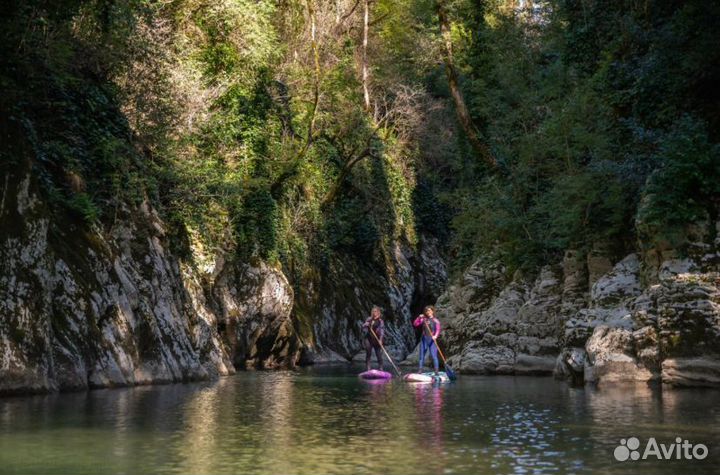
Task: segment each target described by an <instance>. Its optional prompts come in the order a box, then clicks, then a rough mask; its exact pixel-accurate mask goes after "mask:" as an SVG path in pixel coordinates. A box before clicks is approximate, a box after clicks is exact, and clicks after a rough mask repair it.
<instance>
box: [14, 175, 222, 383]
mask: <svg viewBox="0 0 720 475" xmlns="http://www.w3.org/2000/svg"><path fill="white" fill-rule="evenodd" d="M8 183H19V185H18V187H17V188H16V189H13V188H12V187H11V186H9V187H8V188H7V189H5V190H4V192H5V201H4V207H3V209H2V212H1V213H0V221H1V222H2V223H3V226H2V228H3V230H4V231H3V233H2V236H1V239H0V255H1V256H2V258H1V259H0V315H2V318H0V393H13V392H33V391H35V392H42V391H54V390H65V389H83V388H91V387H107V386H122V385H135V384H148V383H154V382H173V381H183V380H194V379H207V378H211V377H216V376H217V375H221V374H228V373H229V372H232V371H233V367H232V364H231V362H230V361H229V359H228V356H227V353H226V351H225V348H224V346H223V344H222V343H221V341H220V338H219V335H218V333H217V331H216V320H215V316H214V313H213V312H212V311H210V310H209V309H208V308H207V306H206V305H205V304H204V301H203V297H202V295H201V293H200V292H199V288H198V286H197V285H196V283H193V280H192V278H187V277H184V276H183V274H184V273H186V272H187V270H183V269H182V267H181V265H180V263H179V262H178V260H177V259H174V258H173V257H172V256H171V255H169V254H168V252H167V250H166V246H165V235H164V229H163V226H162V224H161V223H160V221H159V220H158V219H157V216H156V215H155V213H154V212H153V211H152V209H151V208H150V207H149V206H147V205H143V206H141V207H140V208H139V209H138V210H137V212H136V213H135V216H134V219H128V220H125V221H124V222H123V224H118V225H116V226H115V227H114V228H113V229H112V230H111V231H110V232H108V233H102V232H100V231H95V232H91V233H90V232H82V231H80V230H78V229H74V227H73V225H72V223H67V226H63V227H59V226H57V225H56V223H55V222H53V221H52V220H51V219H50V218H49V217H47V212H46V210H45V209H44V205H43V203H42V202H41V200H40V199H39V198H38V197H37V196H36V194H35V193H34V191H33V187H32V186H31V184H30V183H31V178H30V175H29V174H27V175H25V176H24V177H23V178H20V179H16V180H8ZM193 309H195V311H192V310H193Z"/></svg>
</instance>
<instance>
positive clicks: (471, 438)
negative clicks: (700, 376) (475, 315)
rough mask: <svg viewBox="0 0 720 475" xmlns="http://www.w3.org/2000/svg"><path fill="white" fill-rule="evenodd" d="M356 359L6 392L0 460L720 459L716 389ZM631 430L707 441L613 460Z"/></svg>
mask: <svg viewBox="0 0 720 475" xmlns="http://www.w3.org/2000/svg"><path fill="white" fill-rule="evenodd" d="M350 371H351V370H350V369H349V368H345V367H342V368H334V369H328V368H324V369H323V368H319V367H318V368H310V369H306V370H301V371H296V372H250V373H241V374H238V375H236V376H233V377H228V378H223V379H221V380H220V381H217V382H214V383H199V384H184V385H170V386H150V387H140V388H133V389H115V390H102V391H92V392H88V393H78V394H62V395H53V396H34V397H19V398H5V399H0V473H28V474H29V473H63V474H65V473H67V474H82V473H114V474H123V473H127V474H135V473H193V474H211V473H212V474H220V473H244V474H256V473H257V474H306V473H308V474H309V473H313V474H326V473H327V474H329V473H334V474H345V473H347V474H350V473H387V474H410V473H483V474H485V473H488V474H492V473H503V474H505V473H517V474H522V473H610V474H612V473H643V474H648V473H678V472H682V473H720V468H719V464H718V462H720V457H719V454H720V424H719V423H720V404H718V403H720V392H718V391H712V390H680V391H668V390H666V391H661V390H651V389H649V388H647V387H642V386H639V387H627V386H625V387H622V388H613V389H605V390H591V389H573V388H569V387H568V386H567V385H565V384H564V383H561V382H558V381H555V380H553V379H551V378H532V377H470V376H465V377H461V378H460V380H459V381H457V382H456V383H453V384H449V385H445V386H441V387H433V386H423V385H416V386H411V385H409V384H406V383H402V382H398V381H392V382H390V383H386V384H382V383H381V384H369V383H367V382H364V381H360V380H358V379H357V378H356V377H354V376H353V375H352V374H350ZM630 436H636V437H639V438H640V439H641V441H642V443H643V447H644V443H645V440H647V438H649V437H655V438H656V439H657V440H658V442H662V443H668V444H669V443H672V441H674V439H675V437H677V436H680V437H683V438H685V439H688V440H690V441H691V442H693V443H703V444H705V445H707V446H708V447H709V455H708V456H707V458H706V459H705V460H703V461H697V460H693V461H677V460H671V461H668V460H663V461H659V460H656V459H655V460H644V461H643V460H639V461H635V462H632V461H628V462H617V461H616V460H615V459H614V457H613V450H614V449H615V447H616V446H617V445H618V443H619V440H620V439H621V438H626V437H630Z"/></svg>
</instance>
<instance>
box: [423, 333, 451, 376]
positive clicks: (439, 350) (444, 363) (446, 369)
mask: <svg viewBox="0 0 720 475" xmlns="http://www.w3.org/2000/svg"><path fill="white" fill-rule="evenodd" d="M425 327H426V328H427V330H428V333H430V337H431V338H432V339H433V342H435V348H437V350H438V353H440V358H442V362H443V366H445V373H447V375H448V378H450V379H451V380H453V381H455V380H456V379H457V375H456V374H455V371H453V369H452V368H451V367H450V366H449V365H448V363H447V360H446V359H445V355H443V352H442V350H441V349H440V346H439V345H438V342H437V340H436V339H435V335H433V332H432V331H431V330H430V325H428V322H427V321H425Z"/></svg>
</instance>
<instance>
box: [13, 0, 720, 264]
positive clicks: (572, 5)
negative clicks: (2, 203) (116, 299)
mask: <svg viewBox="0 0 720 475" xmlns="http://www.w3.org/2000/svg"><path fill="white" fill-rule="evenodd" d="M331 3H332V2H331ZM331 3H328V2H319V1H313V2H312V5H314V8H315V10H314V13H313V15H314V17H313V18H312V21H314V22H315V27H316V28H315V33H316V35H315V41H312V39H311V31H312V28H311V27H310V24H311V18H310V11H309V10H308V8H307V3H306V2H304V1H299V0H290V1H287V2H276V1H273V0H233V1H222V2H204V1H200V0H178V1H173V2H151V1H140V0H134V1H131V2H120V3H118V2H96V1H82V0H72V1H71V0H61V1H59V2H52V5H50V4H49V3H48V2H40V1H28V2H20V3H19V4H17V5H13V6H11V8H9V11H8V12H7V16H6V17H5V18H4V19H3V20H2V25H0V26H3V28H2V29H1V33H0V34H1V35H2V39H3V40H4V41H3V44H4V45H10V46H11V47H10V48H7V47H5V49H6V50H7V51H4V53H7V54H3V55H2V59H1V61H2V64H3V66H4V67H3V68H2V72H0V85H2V87H3V90H4V91H6V92H5V94H4V97H3V99H2V111H3V112H7V115H8V116H10V115H13V117H15V119H16V120H18V121H19V122H22V123H23V124H25V129H26V131H27V135H28V137H30V138H31V140H30V141H31V142H32V145H33V147H35V149H36V155H37V165H36V167H37V171H38V175H39V176H40V178H41V181H42V183H43V186H44V190H45V193H46V195H47V197H48V198H49V201H50V202H51V203H52V204H53V205H54V206H56V207H57V208H58V210H62V211H67V212H69V213H71V214H73V215H75V216H77V217H79V218H80V219H82V220H84V221H85V222H86V223H88V224H99V225H103V224H104V225H108V224H111V223H112V222H113V221H114V220H115V219H117V216H118V212H119V210H123V209H133V207H136V206H138V205H139V204H140V203H141V202H142V201H144V200H146V199H150V200H151V201H152V204H153V205H154V206H155V207H156V208H157V209H158V210H159V211H160V213H161V214H162V216H163V218H164V219H165V221H166V222H167V223H169V225H170V228H171V231H170V232H171V236H172V239H173V241H174V242H176V243H178V246H179V248H182V250H183V255H184V256H186V257H188V258H189V257H190V256H191V252H190V250H191V249H190V248H191V247H192V246H193V245H196V244H198V241H199V244H201V245H202V247H203V248H204V249H205V250H209V251H210V252H213V251H215V250H217V249H234V250H235V253H236V255H237V256H238V257H239V258H242V259H252V258H256V257H258V258H262V259H266V260H269V261H274V262H276V263H279V264H281V265H283V266H284V267H285V269H286V270H288V272H289V274H291V275H293V276H296V277H298V276H302V275H303V267H304V266H311V265H315V264H317V263H319V262H327V261H328V259H331V258H332V257H334V256H338V255H347V254H353V255H355V256H356V257H358V258H360V259H363V260H366V261H373V260H376V261H379V259H378V256H382V255H383V251H386V250H387V246H388V245H390V244H392V243H394V242H397V241H398V240H402V241H405V242H409V243H411V244H412V243H415V242H417V239H418V233H423V234H429V235H433V236H435V237H438V238H440V239H441V241H442V242H444V243H450V245H451V247H452V255H453V256H455V258H454V260H453V262H452V264H453V267H454V268H456V269H459V268H462V267H464V266H465V265H467V264H468V263H469V262H470V261H471V260H473V259H475V258H477V257H478V256H480V255H484V254H495V255H499V256H501V257H502V258H503V259H504V260H505V261H506V262H507V263H508V264H509V265H510V266H511V267H534V266H538V265H541V264H544V263H547V262H550V261H553V260H555V259H557V258H558V256H559V255H560V254H561V253H562V252H563V251H564V250H566V249H567V248H575V249H580V250H587V249H590V248H592V247H593V246H595V245H596V244H597V243H613V244H614V247H616V248H622V247H623V246H632V245H634V244H633V241H634V240H635V237H636V236H635V234H636V232H638V233H639V235H640V237H641V238H642V239H643V241H646V242H656V241H657V242H660V241H670V242H673V243H677V242H681V241H682V239H683V235H684V232H685V228H686V227H687V224H688V223H691V222H693V221H696V220H700V219H707V218H711V219H716V216H717V209H716V208H717V196H718V194H719V193H720V190H719V189H718V185H717V183H719V182H720V181H719V180H718V174H719V173H720V172H719V171H718V163H719V162H720V159H719V157H718V144H717V141H718V136H717V134H718V130H720V113H719V112H718V111H720V107H718V106H719V105H720V94H718V92H717V91H718V89H717V87H716V84H717V83H720V67H718V64H719V63H720V56H719V55H720V36H718V35H717V34H716V31H715V28H714V25H715V24H716V23H717V21H718V19H719V18H720V7H719V6H718V5H720V4H718V3H717V2H703V1H700V0H692V1H688V2H683V3H682V4H671V3H667V2H662V1H660V0H649V1H648V2H644V3H637V2H624V1H620V2H617V1H610V0H603V1H596V2H578V1H575V0H557V1H555V0H553V1H550V2H548V3H547V4H541V5H545V6H546V9H545V10H544V11H540V12H538V11H535V12H534V13H533V12H527V11H526V12H518V11H517V10H516V7H517V5H518V2H510V1H506V0H491V1H486V2H475V1H471V0H450V1H447V2H446V6H447V9H448V13H449V15H450V17H451V20H452V29H451V36H452V39H453V43H454V44H453V46H454V49H455V61H456V63H457V67H458V70H459V71H460V73H461V74H460V76H461V77H460V84H461V87H462V91H463V93H464V95H465V98H466V102H467V104H468V106H469V108H470V110H471V113H472V115H473V119H474V122H475V126H476V127H477V128H478V129H479V131H480V132H481V135H482V136H483V137H484V139H485V140H486V141H487V142H488V143H489V144H490V146H491V148H492V150H493V152H494V154H495V155H496V156H497V158H498V161H499V163H500V166H499V169H498V170H490V169H488V167H487V166H486V165H484V164H482V163H481V162H480V161H479V160H477V157H475V156H474V155H473V152H472V149H471V148H470V147H469V146H468V144H467V143H466V142H465V140H464V139H463V137H462V135H461V134H458V133H457V132H458V128H457V127H456V124H455V123H454V121H455V119H454V115H453V113H454V111H453V110H452V106H451V104H452V102H451V99H450V96H449V89H448V87H447V81H446V78H445V71H444V67H443V65H442V64H441V63H440V62H439V59H440V58H441V57H442V54H441V51H442V48H441V44H440V35H439V29H438V25H437V19H436V16H437V12H436V2H435V0H392V1H390V0H378V1H377V2H371V15H370V16H371V22H372V23H371V30H370V40H369V44H368V49H367V51H366V53H367V55H366V56H367V59H368V72H369V83H368V92H369V95H370V99H371V101H370V105H369V107H368V106H366V105H365V103H364V97H363V83H362V76H361V73H360V71H361V70H362V67H361V64H360V62H361V61H362V58H363V57H364V55H363V50H362V39H361V31H362V21H361V20H362V15H361V10H362V8H361V7H357V8H356V9H354V10H353V8H354V7H353V5H354V2H351V1H338V2H335V3H333V4H331ZM636 226H637V229H636ZM621 250H624V249H621ZM298 278H299V277H298Z"/></svg>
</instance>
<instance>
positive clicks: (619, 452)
mask: <svg viewBox="0 0 720 475" xmlns="http://www.w3.org/2000/svg"><path fill="white" fill-rule="evenodd" d="M639 448H640V439H638V438H637V437H630V438H628V439H621V440H620V445H618V446H617V447H615V451H614V452H613V455H614V456H615V460H617V461H619V462H625V461H626V460H640V459H642V460H646V459H648V458H652V457H655V458H656V459H657V460H673V459H674V460H702V459H704V458H705V457H707V455H708V448H707V446H706V445H705V444H691V443H690V442H689V441H687V440H682V438H681V437H676V438H675V443H674V444H667V445H666V444H659V443H658V442H657V440H655V437H650V438H649V439H648V441H647V444H645V449H644V450H643V452H642V455H640V451H639V450H638V449H639Z"/></svg>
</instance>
